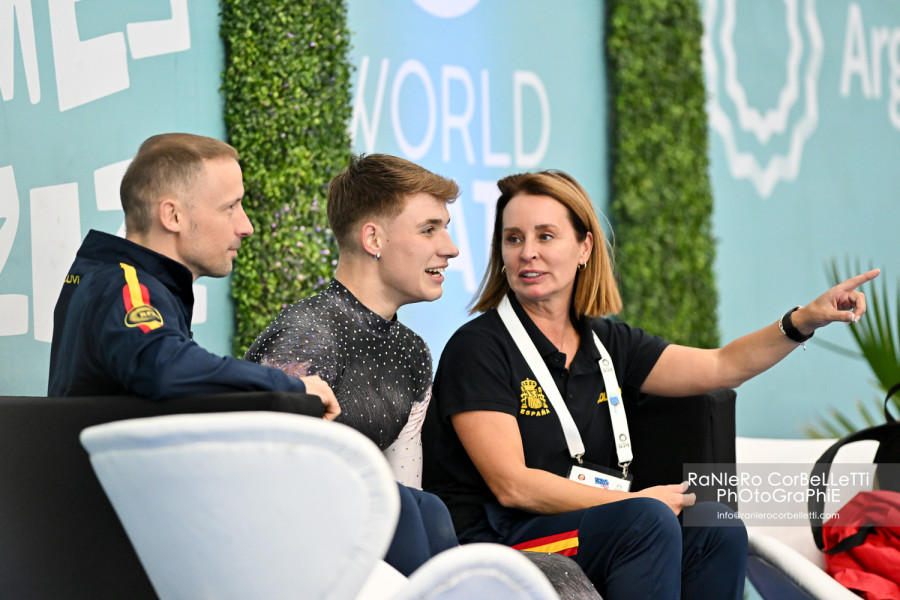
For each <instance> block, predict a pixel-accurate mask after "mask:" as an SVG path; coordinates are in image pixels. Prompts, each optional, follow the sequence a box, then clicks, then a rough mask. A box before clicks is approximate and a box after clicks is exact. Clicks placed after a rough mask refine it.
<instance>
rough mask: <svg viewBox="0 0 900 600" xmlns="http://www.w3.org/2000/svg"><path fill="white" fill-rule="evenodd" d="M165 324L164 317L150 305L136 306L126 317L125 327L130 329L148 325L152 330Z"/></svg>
mask: <svg viewBox="0 0 900 600" xmlns="http://www.w3.org/2000/svg"><path fill="white" fill-rule="evenodd" d="M162 324H163V318H162V315H161V314H160V312H159V311H158V310H156V309H155V308H153V307H152V306H150V305H147V304H145V305H142V306H135V307H134V308H132V309H131V310H129V311H128V314H126V315H125V325H126V326H128V327H140V326H141V325H147V326H149V327H150V328H151V329H156V328H157V327H161V326H162Z"/></svg>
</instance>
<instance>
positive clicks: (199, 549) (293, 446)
mask: <svg viewBox="0 0 900 600" xmlns="http://www.w3.org/2000/svg"><path fill="white" fill-rule="evenodd" d="M81 440H82V444H83V445H84V447H85V448H86V449H87V450H88V452H89V454H90V458H91V464H92V466H93V468H94V470H95V472H96V474H97V476H98V479H99V480H100V482H101V484H102V486H103V489H104V491H105V492H106V494H107V495H108V497H109V498H110V501H111V502H112V504H113V507H114V508H115V510H116V513H117V515H118V516H119V519H120V520H121V521H122V524H123V526H124V528H125V531H126V532H127V534H128V537H129V539H130V540H131V542H132V544H133V545H134V547H135V550H136V551H137V554H138V557H139V558H140V560H141V563H142V565H143V566H144V568H145V570H146V571H147V574H148V576H149V578H150V581H151V582H152V584H153V586H154V589H155V590H156V592H157V594H158V595H159V597H160V598H161V600H170V599H172V600H173V599H180V598H185V599H187V598H191V599H195V598H215V599H231V598H233V599H236V600H237V599H242V600H245V599H247V598H284V599H289V598H304V599H319V598H323V599H325V598H327V599H334V600H343V599H348V600H349V599H354V598H356V599H360V600H361V599H363V598H365V599H366V600H370V599H371V600H375V599H379V600H380V599H382V598H396V599H398V600H399V599H402V600H418V599H425V598H428V599H432V600H451V599H457V598H465V599H466V600H471V599H473V598H479V597H485V598H487V597H490V598H510V599H523V600H524V599H529V600H550V599H553V600H555V599H556V598H557V597H558V596H557V595H556V593H555V592H554V591H553V588H552V586H551V585H550V583H549V582H548V581H547V579H546V578H545V577H544V576H543V575H542V574H541V572H540V571H539V570H538V569H537V567H535V566H534V565H533V564H531V562H529V561H528V560H527V559H525V558H524V557H522V556H521V555H520V554H519V553H517V552H515V551H513V550H510V549H508V548H506V547H503V546H499V545H473V546H471V547H461V548H455V549H453V550H449V551H447V552H445V553H442V554H441V555H438V556H436V557H434V558H433V559H432V560H431V561H429V562H428V563H426V564H425V565H423V566H422V567H421V568H420V569H419V570H418V571H417V572H416V573H414V574H413V576H412V577H411V578H409V579H407V578H406V577H404V576H403V575H401V574H400V573H399V572H397V571H396V570H394V569H392V568H391V567H390V566H388V565H387V564H386V563H384V562H383V561H382V560H381V558H382V557H383V556H384V554H385V551H386V550H387V548H388V545H389V543H390V541H391V538H392V536H393V531H394V527H395V525H396V522H397V516H398V512H399V499H398V496H397V489H396V484H395V483H394V481H393V478H392V476H391V472H390V469H389V467H388V464H387V462H386V460H385V458H384V456H383V455H382V453H381V452H380V451H379V450H378V448H377V447H376V446H375V445H374V444H372V443H371V442H370V441H369V440H368V439H367V438H365V437H364V436H363V435H361V434H360V433H358V432H356V431H354V430H352V429H350V428H348V427H345V426H343V425H340V424H336V423H329V422H325V421H323V420H321V419H315V418H312V417H303V416H297V415H289V414H278V413H252V412H243V413H227V414H207V415H177V416H165V417H153V418H146V419H134V420H130V421H119V422H115V423H109V424H105V425H98V426H94V427H90V428H88V429H86V430H85V431H84V432H83V433H82V436H81Z"/></svg>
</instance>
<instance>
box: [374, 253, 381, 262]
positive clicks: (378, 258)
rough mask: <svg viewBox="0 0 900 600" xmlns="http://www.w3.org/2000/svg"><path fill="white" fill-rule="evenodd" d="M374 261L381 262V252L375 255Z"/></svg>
mask: <svg viewBox="0 0 900 600" xmlns="http://www.w3.org/2000/svg"><path fill="white" fill-rule="evenodd" d="M375 260H381V252H376V253H375Z"/></svg>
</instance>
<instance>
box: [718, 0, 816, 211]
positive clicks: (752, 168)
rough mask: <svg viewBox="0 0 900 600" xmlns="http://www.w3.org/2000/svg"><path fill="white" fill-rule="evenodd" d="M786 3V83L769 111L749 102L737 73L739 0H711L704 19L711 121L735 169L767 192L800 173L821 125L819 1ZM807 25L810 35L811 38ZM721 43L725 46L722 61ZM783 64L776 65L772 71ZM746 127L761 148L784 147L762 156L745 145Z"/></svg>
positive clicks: (737, 175) (761, 192)
mask: <svg viewBox="0 0 900 600" xmlns="http://www.w3.org/2000/svg"><path fill="white" fill-rule="evenodd" d="M719 1H721V2H722V9H723V10H722V19H721V24H718V23H717V16H718V15H717V10H718V4H719ZM801 3H802V6H800V4H801ZM784 5H785V23H784V27H785V30H786V32H787V40H788V51H787V54H786V55H785V57H784V67H783V68H784V73H785V75H786V77H785V83H784V86H783V87H782V89H781V91H780V93H779V94H778V100H777V102H776V106H775V107H774V108H771V109H769V110H766V111H760V110H759V109H757V108H756V107H754V106H751V105H750V103H749V102H748V99H747V94H746V92H745V90H744V87H743V85H742V84H741V82H740V81H739V80H738V77H737V65H738V56H737V52H736V51H735V47H734V40H733V37H734V32H735V25H736V21H737V19H736V16H735V13H736V10H735V0H707V1H706V10H705V11H704V19H703V20H704V31H705V34H704V36H703V62H704V66H705V69H706V80H707V86H708V94H709V102H708V103H707V110H708V111H709V121H710V125H711V127H712V129H713V130H715V131H716V132H717V133H718V134H719V137H720V139H721V140H722V144H723V145H724V149H725V155H726V157H727V159H728V166H729V169H730V171H731V175H732V176H733V177H735V178H737V179H749V180H750V181H751V182H752V183H753V186H754V187H755V188H756V190H757V192H758V193H759V195H760V196H762V197H763V198H768V197H769V195H770V194H771V193H772V190H773V189H774V188H775V186H776V185H777V184H778V182H779V181H790V180H793V179H795V178H796V177H797V174H798V172H799V171H800V161H801V158H802V156H803V147H804V146H805V145H806V142H807V140H809V137H810V136H811V135H812V133H813V132H814V131H815V129H816V126H817V125H818V114H819V105H818V99H817V83H818V78H819V68H820V67H821V64H822V55H823V54H824V44H823V42H822V32H821V30H820V29H819V21H818V19H817V17H816V10H815V1H814V0H784ZM775 25H778V24H773V26H775ZM804 30H805V37H806V38H807V39H808V42H807V43H806V44H804V35H803V32H804ZM716 49H719V50H720V51H721V55H722V63H721V64H720V63H719V60H718V59H717V54H716ZM804 63H805V64H804ZM778 67H779V65H773V66H772V69H773V71H775V70H777V69H778ZM726 106H727V107H729V109H730V110H727V109H726V108H725V107H726ZM730 112H733V113H735V114H729V113H730ZM745 133H750V134H752V136H753V137H754V138H755V140H756V146H757V147H758V148H759V149H763V148H764V147H765V146H766V145H767V144H769V143H770V142H771V141H773V140H776V139H780V140H782V141H783V146H785V150H780V151H772V152H770V153H768V155H767V156H765V155H763V156H760V155H759V154H760V153H759V152H758V151H757V152H752V151H750V150H749V149H748V148H747V147H746V146H745V145H744V142H745V141H746V140H743V139H742V134H745Z"/></svg>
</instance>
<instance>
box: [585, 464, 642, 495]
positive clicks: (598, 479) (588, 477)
mask: <svg viewBox="0 0 900 600" xmlns="http://www.w3.org/2000/svg"><path fill="white" fill-rule="evenodd" d="M586 465H587V463H582V464H580V465H572V468H570V469H569V479H571V480H572V481H575V482H577V483H583V484H584V485H589V486H591V487H596V488H602V489H604V490H615V491H617V492H628V491H630V490H631V481H632V479H634V476H633V475H630V474H629V475H625V474H623V473H619V472H617V471H615V470H613V469H607V468H606V467H601V466H599V465H591V468H588V467H587V466H586Z"/></svg>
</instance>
